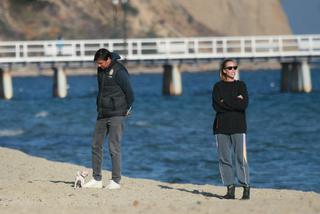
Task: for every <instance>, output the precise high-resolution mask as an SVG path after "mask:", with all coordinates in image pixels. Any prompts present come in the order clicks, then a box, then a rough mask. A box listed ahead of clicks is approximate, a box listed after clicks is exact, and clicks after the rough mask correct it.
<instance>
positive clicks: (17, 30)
mask: <svg viewBox="0 0 320 214" xmlns="http://www.w3.org/2000/svg"><path fill="white" fill-rule="evenodd" d="M124 9H125V11H126V13H124ZM125 14H126V15H125ZM125 20H126V22H125ZM124 23H126V24H124ZM125 27H126V28H125ZM124 29H127V30H126V32H125V31H124ZM270 34H274V35H278V34H291V29H290V27H289V24H288V21H287V17H286V15H285V14H284V11H283V10H282V7H281V4H280V0H265V1H260V0H236V1H235V0H129V3H128V4H126V6H125V7H123V6H122V7H121V6H120V5H114V4H112V0H1V1H0V39H1V40H26V39H28V40H35V39H55V38H56V37H57V36H58V35H61V36H63V38H65V39H94V38H122V37H123V36H124V35H127V36H128V37H182V36H218V35H270Z"/></svg>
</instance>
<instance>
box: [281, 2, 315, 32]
mask: <svg viewBox="0 0 320 214" xmlns="http://www.w3.org/2000/svg"><path fill="white" fill-rule="evenodd" d="M281 3H282V6H283V9H284V11H285V12H286V14H287V16H288V18H289V23H290V26H291V29H292V32H293V33H294V34H320V0H281Z"/></svg>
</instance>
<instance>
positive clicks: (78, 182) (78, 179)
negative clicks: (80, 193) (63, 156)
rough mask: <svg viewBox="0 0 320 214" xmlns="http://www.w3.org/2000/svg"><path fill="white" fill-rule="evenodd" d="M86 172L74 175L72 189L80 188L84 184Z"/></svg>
mask: <svg viewBox="0 0 320 214" xmlns="http://www.w3.org/2000/svg"><path fill="white" fill-rule="evenodd" d="M88 174H89V173H88V172H87V171H78V172H77V174H76V180H75V181H74V186H73V187H74V188H75V189H76V188H82V187H83V184H84V179H85V178H86V177H87V176H88Z"/></svg>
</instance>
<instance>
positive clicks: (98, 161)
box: [92, 116, 124, 183]
mask: <svg viewBox="0 0 320 214" xmlns="http://www.w3.org/2000/svg"><path fill="white" fill-rule="evenodd" d="M123 122H124V117H123V116H117V117H110V118H103V119H98V120H97V121H96V126H95V130H94V135H93V142H92V170H93V178H94V179H95V180H98V181H100V180H101V179H102V174H101V165H102V160H103V143H104V141H105V137H106V135H108V137H109V138H108V141H109V154H110V157H111V164H112V180H113V181H115V182H117V183H119V182H120V180H121V139H122V133H123V128H124V125H123Z"/></svg>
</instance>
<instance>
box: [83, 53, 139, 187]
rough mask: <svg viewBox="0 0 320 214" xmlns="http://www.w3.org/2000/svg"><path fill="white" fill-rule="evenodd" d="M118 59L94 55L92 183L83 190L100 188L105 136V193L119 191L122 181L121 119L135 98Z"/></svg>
mask: <svg viewBox="0 0 320 214" xmlns="http://www.w3.org/2000/svg"><path fill="white" fill-rule="evenodd" d="M118 59H120V56H119V55H118V54H117V53H112V52H110V51H108V50H107V49H105V48H102V49H99V50H98V51H97V52H96V53H95V55H94V62H95V63H96V65H97V73H98V74H97V77H98V86H99V93H98V96H97V112H98V117H97V121H96V126H95V131H94V136H93V142H92V170H93V173H92V177H93V178H92V179H91V180H90V181H89V182H88V183H86V184H84V187H85V188H102V187H103V185H102V174H101V166H102V160H103V155H102V154H103V143H104V140H105V137H106V135H108V140H109V153H110V157H111V163H112V179H111V180H110V183H109V184H108V185H107V186H106V188H107V189H120V187H121V186H120V180H121V138H122V133H123V128H124V119H125V117H126V116H128V115H129V114H130V112H131V108H132V104H133V100H134V95H133V90H132V87H131V84H130V81H129V73H128V71H127V69H126V68H125V67H124V66H123V65H122V64H121V63H120V62H119V61H118Z"/></svg>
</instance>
